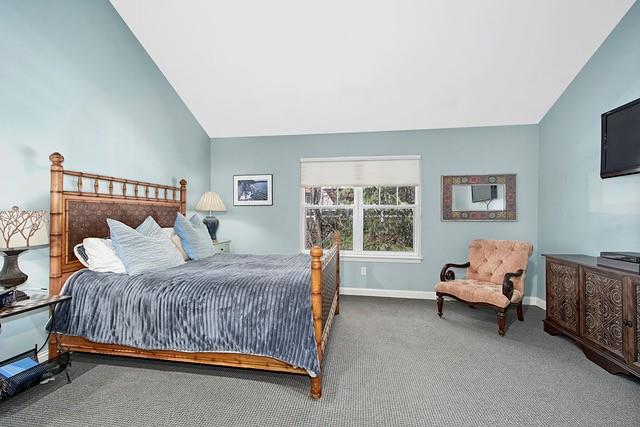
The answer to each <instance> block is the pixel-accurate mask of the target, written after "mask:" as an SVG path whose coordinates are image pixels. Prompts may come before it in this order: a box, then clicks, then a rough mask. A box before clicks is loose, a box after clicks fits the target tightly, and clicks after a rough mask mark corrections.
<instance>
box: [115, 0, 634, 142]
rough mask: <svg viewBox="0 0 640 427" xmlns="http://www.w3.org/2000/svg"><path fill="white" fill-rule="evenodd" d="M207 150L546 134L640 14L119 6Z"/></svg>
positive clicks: (540, 1) (614, 10) (179, 3)
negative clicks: (207, 139)
mask: <svg viewBox="0 0 640 427" xmlns="http://www.w3.org/2000/svg"><path fill="white" fill-rule="evenodd" d="M111 3H112V4H113V5H114V7H115V8H116V10H117V11H118V13H120V15H121V16H122V18H123V19H124V21H125V22H126V23H127V25H128V26H129V27H130V28H131V30H132V31H133V33H134V34H135V35H136V37H137V38H138V40H139V41H140V43H141V44H142V45H143V46H144V48H145V49H146V50H147V52H148V53H149V55H150V56H151V57H152V58H153V60H154V61H155V62H156V64H157V65H158V67H159V68H160V70H161V71H162V72H163V73H164V74H165V76H166V77H167V79H168V81H169V82H170V83H171V84H172V85H173V87H174V88H175V90H176V92H177V93H178V94H179V95H180V97H181V98H182V99H183V100H184V102H185V104H186V105H187V107H188V108H189V109H190V110H191V111H192V112H193V114H194V115H195V117H196V118H197V119H198V121H199V122H200V123H201V124H202V126H203V127H204V129H205V130H206V131H207V133H208V134H209V136H211V137H228V136H256V135H287V134H289V135H290V134H313V133H334V132H360V131H382V130H406V129H431V128H449V127H468V126H490V125H512V124H530V123H538V122H539V121H540V119H541V118H542V117H543V115H544V114H545V113H546V112H547V111H548V109H549V108H550V107H551V105H552V104H553V103H554V102H555V100H556V99H557V98H558V97H559V96H560V94H561V93H562V91H563V90H564V89H565V88H566V87H567V85H568V84H569V83H570V82H571V80H572V79H573V78H574V77H575V76H576V74H577V73H578V72H579V70H580V69H581V68H582V67H583V66H584V64H585V63H586V62H587V61H588V59H589V58H590V57H591V55H593V53H594V52H595V50H596V49H597V48H598V46H600V44H601V43H602V42H603V41H604V39H605V38H606V36H607V35H608V34H609V33H610V32H611V30H612V29H613V28H614V27H615V25H616V24H617V23H618V22H619V21H620V19H621V18H622V17H623V15H624V14H625V13H626V12H627V10H628V9H629V8H630V7H631V5H632V4H633V0H562V1H558V0H482V1H478V0H458V1H451V0H393V1H378V0H349V1H344V0H341V1H338V0H324V1H313V2H312V1H306V0H270V1H246V0H237V1H219V0H213V1H207V0H111Z"/></svg>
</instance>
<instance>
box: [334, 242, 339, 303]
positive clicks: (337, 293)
mask: <svg viewBox="0 0 640 427" xmlns="http://www.w3.org/2000/svg"><path fill="white" fill-rule="evenodd" d="M333 239H334V242H335V245H336V248H338V251H337V252H336V311H335V314H336V315H338V314H340V232H339V231H337V230H336V232H335V234H334V236H333Z"/></svg>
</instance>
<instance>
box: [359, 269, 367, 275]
mask: <svg viewBox="0 0 640 427" xmlns="http://www.w3.org/2000/svg"><path fill="white" fill-rule="evenodd" d="M360 275H361V276H366V275H367V267H360Z"/></svg>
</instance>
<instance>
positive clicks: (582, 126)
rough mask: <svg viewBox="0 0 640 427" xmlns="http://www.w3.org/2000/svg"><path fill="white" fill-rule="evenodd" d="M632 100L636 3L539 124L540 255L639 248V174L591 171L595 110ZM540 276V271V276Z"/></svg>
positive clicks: (638, 70)
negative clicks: (604, 176)
mask: <svg viewBox="0 0 640 427" xmlns="http://www.w3.org/2000/svg"><path fill="white" fill-rule="evenodd" d="M636 98H640V4H636V5H634V6H633V7H632V8H631V9H630V11H629V12H628V13H627V15H626V16H625V18H624V19H623V20H622V21H621V22H620V24H618V26H617V27H616V28H615V30H614V31H613V32H612V33H611V34H610V35H609V37H608V38H607V40H606V41H605V42H604V43H603V45H602V46H601V47H600V49H598V51H597V52H596V53H595V54H594V56H593V57H592V58H591V60H590V61H589V62H588V63H587V64H586V66H585V67H584V68H583V70H582V71H581V72H580V73H579V74H578V76H577V77H576V78H575V80H574V81H573V82H572V83H571V85H570V86H569V87H568V88H567V90H566V91H565V93H564V94H563V95H562V96H561V97H560V98H559V99H558V101H557V102H556V104H555V105H554V106H553V108H551V110H550V111H549V112H548V113H547V115H546V116H545V117H544V119H543V120H542V122H541V123H540V196H539V199H540V208H539V210H540V214H539V216H540V221H539V242H540V250H541V252H547V253H554V252H555V253H584V254H588V255H597V254H598V253H599V252H600V251H604V250H628V251H640V175H630V176H625V177H619V178H610V179H605V180H603V179H601V178H600V175H599V173H600V115H601V113H603V112H605V111H608V110H610V109H612V108H615V107H618V106H620V105H622V104H625V103H627V102H629V101H631V100H633V99H636ZM540 266H541V267H542V263H540ZM543 273H544V272H543V271H542V268H541V274H540V278H541V280H542V279H543V278H544V274H543Z"/></svg>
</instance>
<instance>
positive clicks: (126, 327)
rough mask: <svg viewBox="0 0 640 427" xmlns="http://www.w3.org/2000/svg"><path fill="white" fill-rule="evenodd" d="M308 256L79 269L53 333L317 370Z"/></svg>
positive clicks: (221, 257) (235, 257)
mask: <svg viewBox="0 0 640 427" xmlns="http://www.w3.org/2000/svg"><path fill="white" fill-rule="evenodd" d="M309 266H310V258H309V256H308V255H295V256H284V255H264V256H258V255H231V254H219V255H215V256H212V257H210V258H207V259H203V260H200V261H192V262H188V263H186V264H184V265H181V266H178V267H174V268H170V269H167V270H164V271H161V272H153V273H144V274H140V275H135V276H128V275H126V274H115V273H96V272H93V271H90V270H82V271H80V272H78V273H76V274H75V275H74V276H72V277H71V278H70V279H69V281H68V282H67V284H66V285H65V287H64V289H63V292H62V293H63V294H65V295H71V296H73V298H72V299H71V300H70V301H69V302H66V303H63V304H60V306H59V308H58V311H57V312H56V318H55V329H56V330H57V332H59V333H62V334H65V335H72V336H81V337H84V338H86V339H88V340H90V341H94V342H98V343H108V344H120V345H126V346H131V347H135V348H138V349H144V350H177V351H186V352H234V353H245V354H252V355H260V356H270V357H273V358H275V359H278V360H281V361H283V362H286V363H288V364H290V365H293V366H297V367H301V368H304V369H306V370H307V371H308V372H309V374H310V375H312V376H315V375H317V374H318V373H319V372H320V367H319V363H318V355H317V352H316V345H315V340H314V332H313V318H312V313H311V303H310V297H309V295H310V268H309Z"/></svg>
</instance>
